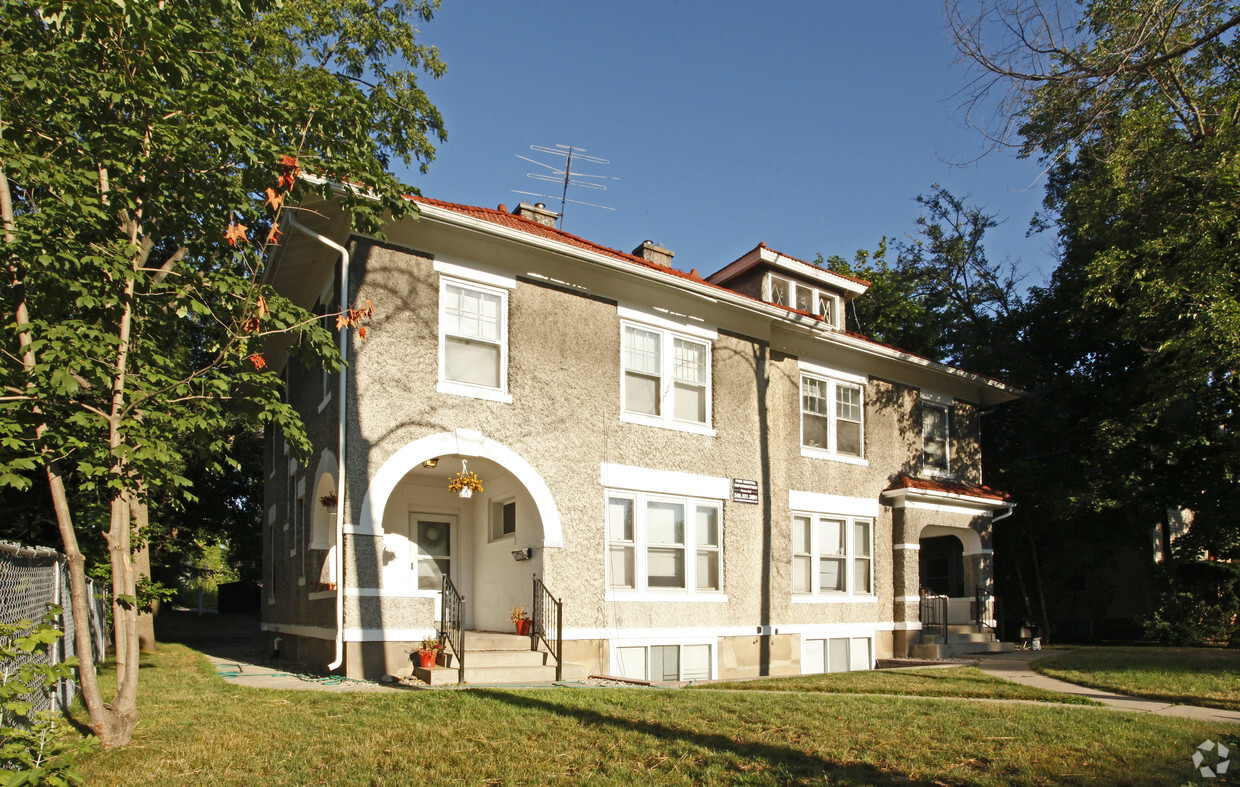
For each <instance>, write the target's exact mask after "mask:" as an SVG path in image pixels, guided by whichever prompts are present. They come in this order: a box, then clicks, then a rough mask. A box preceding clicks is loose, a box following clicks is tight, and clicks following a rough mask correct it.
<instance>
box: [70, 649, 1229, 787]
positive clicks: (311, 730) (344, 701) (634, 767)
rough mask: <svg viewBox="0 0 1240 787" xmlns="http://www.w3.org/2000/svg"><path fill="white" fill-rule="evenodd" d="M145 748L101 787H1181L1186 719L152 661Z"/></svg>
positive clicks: (178, 653) (186, 656)
mask: <svg viewBox="0 0 1240 787" xmlns="http://www.w3.org/2000/svg"><path fill="white" fill-rule="evenodd" d="M140 706H141V711H142V714H143V716H142V722H141V723H140V725H139V727H138V730H137V732H136V734H135V736H134V740H133V743H132V745H130V746H128V747H125V748H123V749H119V750H113V751H107V752H99V753H97V754H94V755H92V756H91V757H90V758H89V759H88V760H87V761H86V763H85V765H84V767H83V771H84V772H85V774H86V778H87V784H91V785H182V784H202V785H208V784H209V785H253V784H263V785H319V784H322V785H354V784H356V785H363V784H393V785H396V784H401V785H407V784H435V783H441V782H444V783H450V782H459V783H462V784H513V785H515V784H531V785H533V784H577V783H581V782H589V783H591V784H624V785H634V784H651V783H653V784H702V783H738V784H806V783H822V782H839V783H853V784H909V783H912V784H923V785H931V784H940V785H941V784H948V785H957V784H959V785H964V784H969V785H974V784H976V785H1006V784H1064V783H1068V784H1071V783H1079V784H1084V783H1108V784H1111V783H1129V784H1180V783H1182V782H1185V781H1189V780H1191V779H1192V778H1193V776H1194V774H1193V771H1192V770H1191V763H1190V760H1189V758H1190V757H1191V755H1192V753H1193V747H1194V746H1196V744H1197V743H1199V742H1201V741H1202V740H1204V739H1205V738H1212V739H1214V740H1218V739H1219V737H1220V735H1222V734H1224V733H1228V732H1230V731H1229V730H1221V729H1219V728H1217V727H1212V726H1210V725H1206V724H1202V723H1199V722H1193V721H1188V720H1182V719H1170V718H1161V717H1154V716H1144V715H1135V714H1125V713H1117V712H1114V711H1109V710H1104V709H1097V708H1085V707H1064V706H1053V705H1035V704H1014V705H1013V704H1000V703H990V702H968V701H963V700H954V699H944V700H935V699H920V698H914V697H869V696H867V697H861V696H846V695H838V694H826V693H823V692H821V691H812V692H810V691H807V692H800V693H772V692H756V691H741V692H720V691H692V690H690V691H683V690H682V691H674V690H657V689H546V690H522V691H505V690H497V689H476V690H472V691H402V692H392V693H382V694H372V693H365V694H327V693H321V692H312V691H304V692H277V691H264V690H261V689H251V688H245V687H241V686H234V685H231V684H228V683H226V682H224V681H223V680H221V679H220V678H219V677H218V676H216V675H215V673H214V672H213V671H212V669H211V668H210V666H209V665H208V664H207V663H206V662H205V661H204V660H203V659H202V658H201V657H200V655H199V654H198V653H197V652H195V651H193V650H190V649H189V648H186V647H184V646H181V645H164V646H163V647H162V650H161V652H160V653H158V654H148V655H144V656H143V661H142V686H141V695H140Z"/></svg>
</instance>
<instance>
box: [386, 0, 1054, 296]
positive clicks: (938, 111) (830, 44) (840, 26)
mask: <svg viewBox="0 0 1240 787" xmlns="http://www.w3.org/2000/svg"><path fill="white" fill-rule="evenodd" d="M422 41H423V43H427V44H433V45H435V46H437V47H439V49H440V53H441V55H442V57H443V59H444V60H445V61H446V63H447V65H448V74H447V75H446V76H445V77H444V78H443V79H441V80H438V81H430V80H423V85H424V87H425V89H426V91H427V93H428V94H429V96H430V98H431V100H432V101H433V102H434V103H435V104H436V105H437V106H438V107H439V109H440V110H441V111H442V112H443V115H444V119H445V123H446V125H447V128H448V140H447V142H445V143H443V144H442V145H441V146H440V147H439V152H438V155H437V158H436V160H435V161H434V162H432V164H431V168H430V173H429V174H428V175H425V176H423V175H419V174H418V173H417V172H416V171H412V172H408V173H403V175H404V177H405V178H406V179H407V180H408V181H409V182H411V183H413V184H415V185H417V186H418V187H419V188H420V189H421V190H422V192H423V194H425V195H426V196H428V197H433V198H436V199H443V200H448V201H451V202H461V203H466V204H471V205H482V206H486V207H495V206H496V205H498V204H499V203H501V202H502V203H505V204H506V205H508V206H509V207H510V208H511V207H512V206H514V205H515V204H516V203H517V202H520V201H522V200H526V201H537V200H536V199H534V198H531V197H526V196H522V195H519V194H514V193H513V191H514V190H521V191H535V192H538V191H541V192H542V193H546V194H554V195H559V193H560V187H559V186H557V185H553V184H550V183H540V182H539V181H535V180H531V179H529V178H527V177H526V173H527V172H531V171H539V170H541V168H539V167H537V166H535V165H533V164H530V163H528V162H526V161H523V160H521V159H519V158H517V156H518V155H525V156H529V157H531V158H536V159H539V160H542V161H546V162H548V163H553V164H559V163H560V162H559V161H558V160H556V159H554V158H553V157H550V156H546V155H540V154H536V153H533V152H531V151H530V149H529V146H530V145H543V146H547V147H554V146H555V145H557V144H569V145H574V146H577V147H579V148H585V149H586V152H587V154H588V155H592V156H599V157H602V158H605V159H608V160H609V161H610V162H611V163H610V164H609V165H607V166H602V165H589V166H585V165H583V166H582V167H581V168H580V170H579V171H580V172H582V173H593V174H604V175H608V176H611V177H615V178H619V180H614V181H606V183H608V190H607V191H606V192H598V191H587V190H580V189H570V191H569V197H570V198H576V199H580V200H585V201H587V202H596V203H599V204H603V205H607V206H610V207H613V208H615V210H614V211H609V210H600V209H598V208H591V207H583V206H578V205H572V204H570V205H569V206H568V209H567V210H566V212H565V213H566V215H565V225H564V229H565V230H567V231H569V232H572V233H574V234H576V235H581V236H583V237H585V238H588V239H590V240H592V241H595V242H598V243H602V244H604V245H606V246H610V247H613V248H617V249H620V250H621V251H630V250H632V249H633V248H634V247H636V246H637V245H638V244H640V243H641V242H642V241H643V240H646V239H650V240H653V241H655V242H657V243H660V244H663V245H665V246H666V247H668V248H670V249H671V250H672V251H674V252H676V258H675V264H676V266H677V267H679V268H682V269H684V270H688V269H690V268H697V269H699V270H700V271H701V272H702V274H703V275H706V274H708V273H711V272H713V271H715V270H717V269H719V268H721V267H723V266H724V265H726V264H727V263H728V262H731V261H732V260H733V259H735V258H737V257H739V256H740V255H741V254H743V253H744V252H746V251H748V250H749V249H751V248H753V247H754V246H756V245H757V244H758V243H759V242H765V243H766V244H767V245H768V246H771V247H772V248H775V249H777V250H779V251H781V252H784V253H786V254H790V255H792V256H794V257H799V258H801V259H807V260H812V259H813V258H814V256H815V255H816V254H818V253H822V254H823V255H830V254H841V255H843V256H847V257H851V256H852V254H853V252H854V251H855V250H857V249H859V248H867V249H873V248H874V247H875V246H876V245H877V244H878V241H879V239H880V238H881V237H883V236H884V235H886V236H889V237H902V236H904V235H905V234H906V233H909V232H912V231H913V228H914V227H913V220H914V219H915V218H916V216H917V208H918V206H917V205H916V203H915V202H914V201H913V198H914V197H915V196H916V195H917V194H920V193H924V192H926V191H928V190H929V188H930V186H931V184H932V183H940V184H942V185H944V186H946V187H947V188H948V189H950V190H951V191H952V192H953V193H955V194H957V195H960V196H964V195H968V196H969V197H970V199H969V201H970V203H972V204H978V205H982V206H984V207H986V208H987V209H988V210H990V211H995V212H998V213H999V214H1000V216H1001V218H1002V219H1004V220H1005V223H1004V224H1003V225H1002V226H1001V227H1000V228H999V229H997V230H993V231H992V234H990V235H989V238H990V240H989V243H988V244H987V251H988V254H989V256H990V258H991V259H992V260H997V261H1001V260H1004V259H1007V258H1010V259H1012V260H1013V261H1017V262H1018V264H1019V268H1020V270H1021V271H1022V273H1023V274H1024V275H1025V280H1024V284H1025V285H1026V286H1029V285H1036V284H1040V283H1041V282H1042V281H1043V280H1044V279H1045V277H1046V276H1048V275H1049V274H1050V272H1051V271H1052V270H1053V269H1054V261H1053V258H1052V255H1051V249H1052V238H1051V237H1050V236H1049V235H1047V234H1045V233H1043V234H1042V235H1037V236H1034V237H1033V238H1031V239H1026V238H1025V231H1026V228H1027V226H1028V223H1029V218H1030V217H1031V216H1032V215H1033V213H1034V211H1036V210H1037V209H1038V208H1039V206H1040V203H1041V199H1042V186H1043V181H1042V180H1040V179H1038V174H1039V168H1038V166H1037V164H1036V162H1032V161H1028V160H1026V161H1020V160H1017V159H1016V157H1015V155H1014V154H1013V153H999V154H993V153H992V154H990V155H989V156H987V157H985V158H983V159H981V160H980V161H979V162H977V163H973V164H970V165H968V166H964V167H958V166H952V165H951V164H950V163H949V162H967V161H970V160H973V159H976V158H977V157H978V156H979V155H980V154H981V153H982V152H983V150H984V148H985V141H984V139H983V138H982V137H981V135H980V134H979V133H978V132H977V131H975V130H972V129H968V128H965V127H964V123H963V116H962V114H961V111H960V109H959V107H958V103H959V102H958V100H957V99H955V98H953V95H954V94H955V93H956V91H957V90H958V89H959V88H960V86H961V84H962V83H963V80H964V77H965V70H964V66H963V65H961V64H956V63H954V62H953V60H954V58H955V55H956V53H955V49H954V48H953V46H952V43H951V41H950V39H949V38H948V36H947V34H946V32H945V31H944V27H943V20H942V15H941V8H940V4H939V3H938V2H935V0H889V1H888V2H881V3H880V2H849V3H845V2H836V1H835V0H803V1H801V2H792V1H791V0H767V2H763V3H754V2H747V3H741V2H735V0H716V1H715V2H699V1H698V0H673V1H670V2H668V1H665V2H651V1H649V0H627V1H626V2H591V1H588V0H576V1H575V2H574V1H572V0H543V1H542V2H522V3H518V2H511V1H508V0H444V5H443V8H442V9H441V10H440V12H439V14H438V15H437V16H436V18H435V19H434V20H432V21H431V22H430V23H428V24H425V25H423V26H422ZM544 201H546V202H548V205H549V207H553V208H558V201H556V202H555V203H552V202H551V201H550V200H544Z"/></svg>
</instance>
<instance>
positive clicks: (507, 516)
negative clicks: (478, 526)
mask: <svg viewBox="0 0 1240 787" xmlns="http://www.w3.org/2000/svg"><path fill="white" fill-rule="evenodd" d="M516 533H517V501H516V499H515V498H513V499H509V500H493V501H491V521H490V532H489V536H488V540H490V541H499V540H500V539H504V538H514V537H515V536H516Z"/></svg>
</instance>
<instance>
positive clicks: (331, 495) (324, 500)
mask: <svg viewBox="0 0 1240 787" xmlns="http://www.w3.org/2000/svg"><path fill="white" fill-rule="evenodd" d="M336 502H337V501H336V493H335V492H328V493H327V494H325V495H323V496H322V497H320V498H319V505H321V506H323V507H324V508H327V509H331V508H335V507H336Z"/></svg>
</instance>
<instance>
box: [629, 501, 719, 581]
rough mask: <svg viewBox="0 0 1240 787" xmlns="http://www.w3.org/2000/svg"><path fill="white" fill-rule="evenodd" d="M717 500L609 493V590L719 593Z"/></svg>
mask: <svg viewBox="0 0 1240 787" xmlns="http://www.w3.org/2000/svg"><path fill="white" fill-rule="evenodd" d="M721 537H722V519H721V504H720V501H718V500H700V499H695V498H687V497H673V496H669V495H656V494H648V493H644V492H611V493H609V494H608V495H607V587H608V590H609V591H610V592H614V593H617V594H620V595H625V594H627V593H633V594H635V595H637V594H643V593H647V592H654V593H661V592H664V591H666V592H669V593H674V594H684V595H695V594H699V593H719V592H721V591H722V590H723V565H722V548H721V545H722V540H721Z"/></svg>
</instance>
